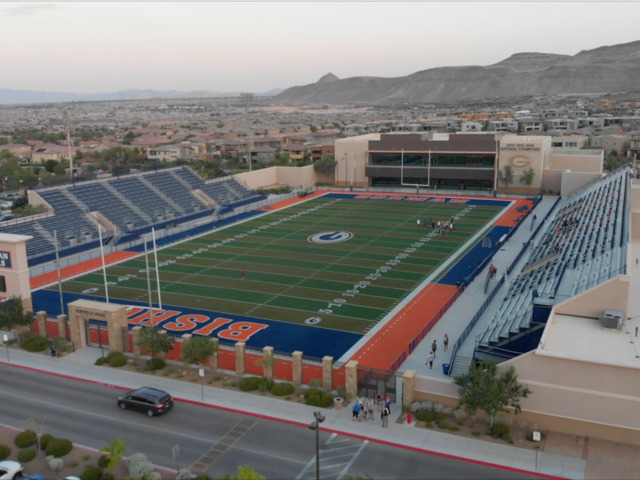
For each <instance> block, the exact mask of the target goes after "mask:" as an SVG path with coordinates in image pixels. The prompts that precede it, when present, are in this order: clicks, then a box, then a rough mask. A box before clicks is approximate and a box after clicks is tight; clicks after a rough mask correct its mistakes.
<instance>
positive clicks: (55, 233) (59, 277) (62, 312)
mask: <svg viewBox="0 0 640 480" xmlns="http://www.w3.org/2000/svg"><path fill="white" fill-rule="evenodd" d="M53 241H54V243H55V244H56V270H57V271H58V293H59V294H60V315H64V301H63V298H62V275H61V274H60V256H59V255H58V231H57V230H54V231H53Z"/></svg>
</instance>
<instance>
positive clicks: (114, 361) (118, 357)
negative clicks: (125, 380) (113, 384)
mask: <svg viewBox="0 0 640 480" xmlns="http://www.w3.org/2000/svg"><path fill="white" fill-rule="evenodd" d="M109 355H111V353H110V354H109ZM107 361H108V362H109V365H110V366H112V367H122V366H124V365H126V364H127V357H125V356H124V355H123V354H122V353H120V352H115V355H113V356H111V358H109V356H107Z"/></svg>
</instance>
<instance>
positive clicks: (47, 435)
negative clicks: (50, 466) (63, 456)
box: [40, 433, 53, 450]
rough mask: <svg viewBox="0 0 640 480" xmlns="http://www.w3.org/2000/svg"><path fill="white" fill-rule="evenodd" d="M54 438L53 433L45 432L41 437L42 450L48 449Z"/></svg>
mask: <svg viewBox="0 0 640 480" xmlns="http://www.w3.org/2000/svg"><path fill="white" fill-rule="evenodd" d="M51 440H53V435H51V434H50V433H45V434H44V435H42V436H41V437H40V450H46V449H47V445H49V442H50V441H51Z"/></svg>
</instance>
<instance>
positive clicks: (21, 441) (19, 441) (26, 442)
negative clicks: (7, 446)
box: [14, 430, 38, 448]
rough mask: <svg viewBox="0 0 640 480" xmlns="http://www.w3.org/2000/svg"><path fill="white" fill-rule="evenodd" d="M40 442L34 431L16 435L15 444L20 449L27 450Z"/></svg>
mask: <svg viewBox="0 0 640 480" xmlns="http://www.w3.org/2000/svg"><path fill="white" fill-rule="evenodd" d="M37 441H38V435H37V434H36V432H34V431H33V430H25V431H24V432H20V433H19V434H18V435H16V439H15V440H14V443H15V444H16V447H18V448H27V447H30V446H31V445H33V444H34V443H36V442H37Z"/></svg>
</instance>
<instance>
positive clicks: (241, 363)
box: [236, 342, 246, 377]
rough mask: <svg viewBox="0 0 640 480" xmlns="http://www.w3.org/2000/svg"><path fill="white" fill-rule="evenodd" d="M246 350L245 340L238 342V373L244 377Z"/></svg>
mask: <svg viewBox="0 0 640 480" xmlns="http://www.w3.org/2000/svg"><path fill="white" fill-rule="evenodd" d="M245 350H246V344H245V343H244V342H236V375H238V376H239V377H242V376H243V375H244V372H245V362H246V359H245V358H244V352H245Z"/></svg>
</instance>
